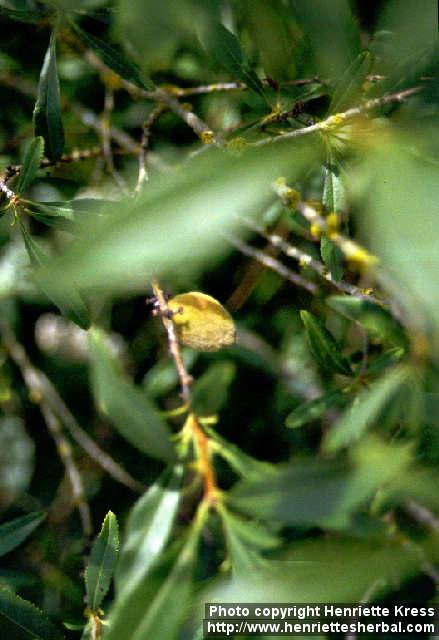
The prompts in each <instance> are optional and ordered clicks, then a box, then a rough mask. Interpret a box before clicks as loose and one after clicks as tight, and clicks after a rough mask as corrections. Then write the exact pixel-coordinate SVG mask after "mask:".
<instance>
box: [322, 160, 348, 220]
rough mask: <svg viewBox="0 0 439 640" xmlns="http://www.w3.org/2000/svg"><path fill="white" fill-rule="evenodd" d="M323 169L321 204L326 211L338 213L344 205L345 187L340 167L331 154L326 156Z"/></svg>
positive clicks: (342, 209)
mask: <svg viewBox="0 0 439 640" xmlns="http://www.w3.org/2000/svg"><path fill="white" fill-rule="evenodd" d="M324 171H325V176H324V181H323V197H322V202H323V205H324V207H325V209H326V211H327V212H328V213H331V212H335V213H340V212H342V211H344V209H345V207H346V189H345V186H344V183H343V179H342V177H341V175H340V167H339V166H338V165H337V163H336V162H335V161H334V159H333V157H332V155H331V154H330V155H329V156H328V162H327V164H326V165H325V169H324Z"/></svg>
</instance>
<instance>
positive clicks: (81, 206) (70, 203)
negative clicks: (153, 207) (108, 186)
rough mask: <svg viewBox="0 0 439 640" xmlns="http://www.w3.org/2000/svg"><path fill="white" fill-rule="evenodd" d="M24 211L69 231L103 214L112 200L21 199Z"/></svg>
mask: <svg viewBox="0 0 439 640" xmlns="http://www.w3.org/2000/svg"><path fill="white" fill-rule="evenodd" d="M21 202H22V203H23V205H24V206H25V207H26V211H27V212H28V213H29V215H31V216H32V217H33V218H35V219H36V220H38V221H39V222H42V223H43V224H45V225H47V226H48V227H57V228H60V229H65V230H66V231H69V232H70V233H75V232H77V231H78V230H79V225H80V224H81V223H82V224H83V223H85V222H87V221H90V219H92V218H97V217H102V216H103V215H105V208H106V207H108V206H110V205H114V201H111V200H104V199H103V198H77V199H76V200H65V201H60V202H56V201H53V202H52V201H50V202H33V201H32V200H23V199H22V200H21Z"/></svg>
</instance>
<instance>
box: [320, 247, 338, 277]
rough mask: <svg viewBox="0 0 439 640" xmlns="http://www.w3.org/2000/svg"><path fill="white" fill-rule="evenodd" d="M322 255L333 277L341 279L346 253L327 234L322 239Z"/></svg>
mask: <svg viewBox="0 0 439 640" xmlns="http://www.w3.org/2000/svg"><path fill="white" fill-rule="evenodd" d="M320 255H321V256H322V260H323V262H324V263H325V266H326V267H327V268H328V269H329V272H330V274H331V276H332V278H333V279H334V280H336V281H338V280H341V279H342V277H343V273H344V269H343V262H344V255H343V252H342V251H341V249H340V248H339V247H337V245H336V244H334V242H332V240H330V239H329V238H328V237H327V236H323V237H322V238H321V240H320Z"/></svg>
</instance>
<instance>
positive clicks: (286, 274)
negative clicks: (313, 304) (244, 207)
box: [223, 234, 318, 293]
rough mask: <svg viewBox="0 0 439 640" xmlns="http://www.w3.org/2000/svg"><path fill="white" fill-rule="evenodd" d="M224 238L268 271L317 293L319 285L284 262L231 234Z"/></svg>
mask: <svg viewBox="0 0 439 640" xmlns="http://www.w3.org/2000/svg"><path fill="white" fill-rule="evenodd" d="M223 237H224V238H225V239H226V240H227V242H229V243H230V244H231V245H233V246H234V247H236V249H238V250H239V251H241V253H243V254H244V255H246V256H249V257H250V258H254V259H255V260H257V261H258V262H260V263H261V264H263V265H264V266H265V267H267V268H268V269H271V270H272V271H275V272H276V273H278V274H279V275H280V276H281V277H282V278H284V279H285V280H289V282H292V283H293V284H295V285H297V286H299V287H303V289H306V290H307V291H309V292H310V293H317V290H318V287H317V285H315V284H314V283H313V282H310V281H309V280H305V278H302V276H300V275H299V274H297V273H294V271H291V269H288V267H286V266H285V265H283V264H282V262H279V260H276V258H273V257H272V256H269V255H267V254H266V253H264V252H263V251H260V250H259V249H255V248H253V247H251V246H250V245H248V244H246V243H245V242H242V241H241V240H239V239H238V238H235V237H233V236H231V235H229V234H223Z"/></svg>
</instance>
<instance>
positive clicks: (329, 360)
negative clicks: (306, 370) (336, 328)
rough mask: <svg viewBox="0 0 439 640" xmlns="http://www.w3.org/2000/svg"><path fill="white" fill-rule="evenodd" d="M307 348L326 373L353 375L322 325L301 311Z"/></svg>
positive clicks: (314, 317) (312, 316)
mask: <svg viewBox="0 0 439 640" xmlns="http://www.w3.org/2000/svg"><path fill="white" fill-rule="evenodd" d="M300 317H301V318H302V322H303V324H304V325H305V330H306V336H307V339H308V344H309V348H310V350H311V353H312V355H313V356H314V358H315V360H316V361H317V363H318V364H319V365H320V366H321V367H322V369H324V370H325V371H326V372H327V373H342V374H344V375H345V376H351V375H353V373H352V370H351V368H350V366H349V363H348V362H347V361H346V359H345V358H344V357H343V356H342V355H341V353H340V349H339V347H338V344H337V343H336V341H335V340H334V338H333V336H332V335H331V334H330V333H329V331H328V330H327V329H326V327H325V326H324V325H323V323H322V322H321V321H320V320H319V319H318V318H316V316H314V315H313V314H312V313H309V311H301V312H300Z"/></svg>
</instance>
